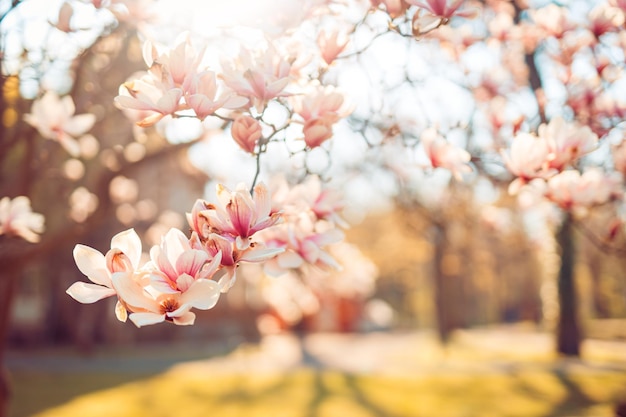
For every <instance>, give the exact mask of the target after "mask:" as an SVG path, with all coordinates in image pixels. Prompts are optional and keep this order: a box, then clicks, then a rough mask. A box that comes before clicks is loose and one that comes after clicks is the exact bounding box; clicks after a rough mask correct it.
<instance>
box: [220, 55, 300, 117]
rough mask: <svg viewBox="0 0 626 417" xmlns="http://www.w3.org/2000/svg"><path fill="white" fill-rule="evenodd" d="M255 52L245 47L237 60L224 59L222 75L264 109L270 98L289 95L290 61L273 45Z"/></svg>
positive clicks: (235, 90)
mask: <svg viewBox="0 0 626 417" xmlns="http://www.w3.org/2000/svg"><path fill="white" fill-rule="evenodd" d="M256 52H257V53H256V54H253V52H252V51H249V50H248V49H245V48H243V49H242V50H241V51H240V53H239V55H238V59H237V60H236V61H230V62H224V63H222V67H223V72H222V74H220V77H221V78H222V79H223V80H224V83H225V84H226V85H227V86H228V87H229V88H231V89H232V90H233V91H234V92H235V93H236V94H238V95H240V96H243V97H247V98H248V99H250V103H251V105H252V106H253V107H254V108H255V109H256V111H257V112H259V113H262V112H263V109H265V106H266V105H267V103H268V101H269V100H271V99H274V98H276V97H284V96H288V95H290V94H289V93H288V92H286V91H285V88H286V87H287V85H288V84H289V82H290V80H291V74H290V73H291V64H290V63H289V62H288V61H287V60H286V59H285V58H284V57H283V56H281V55H280V54H279V53H278V51H277V50H276V49H275V48H273V47H271V46H270V47H268V48H266V49H265V50H259V51H256Z"/></svg>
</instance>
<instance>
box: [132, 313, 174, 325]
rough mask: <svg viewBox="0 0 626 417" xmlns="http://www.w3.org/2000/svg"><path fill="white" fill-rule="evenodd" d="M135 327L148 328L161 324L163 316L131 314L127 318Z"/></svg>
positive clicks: (163, 319)
mask: <svg viewBox="0 0 626 417" xmlns="http://www.w3.org/2000/svg"><path fill="white" fill-rule="evenodd" d="M128 318H129V319H130V321H132V322H133V323H134V324H135V326H137V327H141V326H149V325H151V324H157V323H163V322H164V321H165V314H156V313H132V314H131V315H130V316H128Z"/></svg>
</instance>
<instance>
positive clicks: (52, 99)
mask: <svg viewBox="0 0 626 417" xmlns="http://www.w3.org/2000/svg"><path fill="white" fill-rule="evenodd" d="M75 111H76V109H75V107H74V101H73V100H72V97H70V96H64V97H63V98H60V97H59V96H58V95H57V94H56V93H55V92H53V91H48V92H46V94H44V95H43V97H41V98H39V99H37V100H35V101H34V102H33V105H32V107H31V112H30V113H28V114H25V115H24V120H25V121H26V123H28V124H30V125H31V126H33V127H34V128H35V129H37V131H39V133H40V134H41V136H43V137H44V138H46V139H52V140H55V141H57V142H59V144H61V146H63V148H64V149H65V150H66V151H67V152H68V153H69V154H70V155H72V156H78V155H80V146H79V144H78V142H77V140H76V137H78V136H80V135H82V134H83V133H85V132H87V131H88V130H89V129H91V127H92V126H93V124H94V123H95V122H96V116H94V115H93V114H80V115H77V116H74V112H75Z"/></svg>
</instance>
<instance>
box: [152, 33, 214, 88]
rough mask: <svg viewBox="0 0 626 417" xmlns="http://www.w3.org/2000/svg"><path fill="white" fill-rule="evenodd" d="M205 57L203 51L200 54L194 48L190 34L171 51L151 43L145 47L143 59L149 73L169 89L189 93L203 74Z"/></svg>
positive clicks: (178, 40)
mask: <svg viewBox="0 0 626 417" xmlns="http://www.w3.org/2000/svg"><path fill="white" fill-rule="evenodd" d="M160 50H162V51H160ZM203 55H204V52H203V51H200V52H198V51H196V49H195V48H194V47H193V45H192V44H191V38H190V36H189V34H188V33H183V34H181V35H180V36H179V38H178V39H177V40H176V46H175V47H174V48H171V49H170V48H165V47H162V46H160V45H154V44H152V43H151V42H149V41H148V42H145V43H144V45H143V58H144V61H145V63H146V65H147V66H148V68H149V69H148V72H149V73H150V74H151V75H152V76H153V77H154V78H155V79H156V80H158V81H159V82H160V83H163V84H164V85H165V86H166V88H167V89H172V88H180V89H182V90H183V91H188V89H189V85H190V84H191V81H192V79H193V78H194V77H195V76H196V75H197V74H198V73H199V72H201V71H200V69H199V66H200V64H201V62H202V58H203Z"/></svg>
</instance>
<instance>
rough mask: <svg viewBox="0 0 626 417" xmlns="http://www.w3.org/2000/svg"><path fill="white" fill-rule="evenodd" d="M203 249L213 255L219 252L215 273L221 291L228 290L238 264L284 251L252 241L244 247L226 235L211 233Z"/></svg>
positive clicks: (233, 281) (270, 256) (262, 258)
mask: <svg viewBox="0 0 626 417" xmlns="http://www.w3.org/2000/svg"><path fill="white" fill-rule="evenodd" d="M205 249H206V250H207V252H208V253H209V254H210V255H212V256H215V254H217V253H221V254H222V255H221V259H220V266H219V268H220V269H219V271H218V272H217V273H216V274H215V278H216V279H218V284H219V286H220V290H221V292H228V290H230V289H231V288H232V286H233V285H234V284H235V281H236V279H237V268H238V267H239V264H240V263H242V262H244V263H260V262H265V261H268V260H270V259H272V258H274V257H275V256H276V255H278V254H280V253H282V252H284V249H283V248H276V247H271V248H268V247H265V246H264V245H263V244H260V243H256V242H252V243H250V244H249V245H248V247H247V248H245V249H240V248H238V247H237V246H236V244H235V241H234V240H233V239H232V238H229V237H228V236H222V235H219V234H216V233H211V234H210V235H209V237H208V239H207V241H206V244H205Z"/></svg>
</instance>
